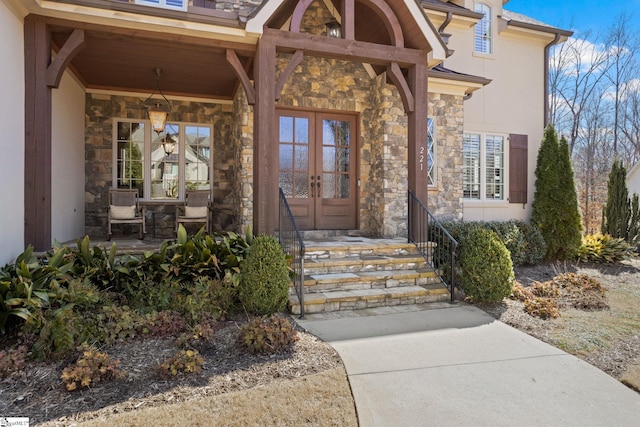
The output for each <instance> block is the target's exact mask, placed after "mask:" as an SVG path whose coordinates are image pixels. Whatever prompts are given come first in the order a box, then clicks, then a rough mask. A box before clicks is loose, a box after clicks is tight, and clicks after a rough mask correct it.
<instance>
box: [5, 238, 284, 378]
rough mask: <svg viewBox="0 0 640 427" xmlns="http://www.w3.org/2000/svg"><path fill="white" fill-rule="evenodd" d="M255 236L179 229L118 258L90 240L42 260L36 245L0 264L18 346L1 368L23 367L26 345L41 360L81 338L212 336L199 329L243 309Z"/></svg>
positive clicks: (8, 335) (11, 334)
mask: <svg viewBox="0 0 640 427" xmlns="http://www.w3.org/2000/svg"><path fill="white" fill-rule="evenodd" d="M253 240H254V239H253V237H252V236H251V233H250V231H249V232H248V233H247V234H246V235H245V236H241V235H239V234H236V233H225V234H216V235H207V234H205V232H204V230H200V231H199V232H198V233H197V234H195V235H194V236H192V237H189V236H187V234H186V232H185V231H184V229H183V228H182V227H181V228H180V230H179V232H178V238H177V239H176V240H175V241H168V242H164V243H163V244H162V245H161V246H160V248H159V249H158V250H157V251H153V252H146V253H144V254H143V255H141V256H133V255H124V256H119V255H118V254H117V251H116V246H115V244H112V245H111V246H110V247H109V248H108V249H102V248H99V247H97V246H96V247H93V248H91V244H90V241H89V238H88V237H84V238H82V239H80V240H78V242H77V245H76V246H75V247H68V246H62V245H60V244H56V245H55V246H54V248H53V250H52V251H51V252H49V253H47V254H45V255H44V256H36V255H35V254H34V252H33V249H32V248H31V247H29V248H27V249H26V250H25V251H24V253H22V254H20V255H19V256H18V257H17V258H16V260H15V261H14V262H12V263H9V264H7V265H5V266H4V267H2V268H0V332H2V337H1V338H2V340H3V341H4V342H6V343H7V345H5V347H6V348H7V349H13V350H11V351H12V352H11V353H9V352H5V353H2V354H0V365H6V366H7V369H6V370H7V371H8V370H10V369H12V368H11V367H10V363H13V362H9V361H10V360H12V361H14V362H15V363H18V361H19V360H18V358H16V357H14V356H15V355H16V354H17V353H15V351H17V350H16V349H17V348H19V345H22V346H25V347H26V348H27V349H28V353H29V354H30V356H31V357H33V358H35V359H39V360H43V359H45V358H47V359H54V360H55V359H62V358H64V357H67V356H70V355H72V354H73V353H74V352H76V351H77V348H78V347H79V346H80V345H83V343H88V344H89V345H94V346H102V345H109V344H113V343H115V342H117V341H121V340H130V339H134V338H137V337H140V336H151V335H153V336H176V337H178V336H180V335H181V334H184V333H186V332H189V331H191V332H193V334H195V335H196V336H199V337H200V338H203V337H204V338H206V336H208V335H207V332H206V331H205V330H204V329H203V327H201V326H200V325H207V324H211V322H215V321H217V320H219V319H222V318H224V317H226V316H228V315H230V314H233V313H235V312H237V311H238V309H239V308H240V307H241V304H240V299H239V298H240V297H239V293H238V287H239V284H240V277H241V274H242V266H243V262H244V260H245V258H246V256H247V254H248V253H249V250H250V248H251V243H253ZM276 244H277V242H276ZM278 249H279V246H278ZM263 255H264V254H263ZM276 255H279V256H280V257H282V259H284V255H283V254H282V250H281V249H280V253H279V254H277V250H276V248H272V249H271V252H269V254H268V256H269V257H270V258H273V259H275V258H277V257H276ZM254 258H255V260H254V261H253V262H254V263H257V264H259V263H260V262H262V261H261V260H260V259H259V256H257V255H255V256H254ZM268 261H269V262H271V259H270V260H268ZM285 268H286V267H285ZM287 286H288V282H287ZM287 289H288V287H287ZM281 308H282V305H278V306H277V309H281ZM205 329H206V328H205ZM197 331H199V332H197ZM187 341H188V340H187ZM191 341H194V342H195V341H197V340H191ZM15 363H14V364H15Z"/></svg>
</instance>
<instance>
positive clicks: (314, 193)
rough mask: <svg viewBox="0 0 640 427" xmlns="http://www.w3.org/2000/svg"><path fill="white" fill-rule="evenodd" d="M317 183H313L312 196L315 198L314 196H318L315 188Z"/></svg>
mask: <svg viewBox="0 0 640 427" xmlns="http://www.w3.org/2000/svg"><path fill="white" fill-rule="evenodd" d="M315 187H316V184H315V182H312V183H311V198H312V199H313V198H314V197H316V190H315Z"/></svg>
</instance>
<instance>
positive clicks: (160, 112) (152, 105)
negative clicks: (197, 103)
mask: <svg viewBox="0 0 640 427" xmlns="http://www.w3.org/2000/svg"><path fill="white" fill-rule="evenodd" d="M153 72H154V73H155V75H156V90H154V91H153V92H152V93H151V95H149V97H148V98H147V99H145V100H144V102H143V105H144V106H145V107H146V109H147V115H148V116H149V121H151V128H152V129H153V130H154V131H156V133H157V134H158V135H160V132H163V131H164V126H165V125H166V123H167V116H168V115H169V113H170V112H171V103H170V102H169V100H168V99H167V97H166V96H164V93H162V89H160V76H161V75H162V69H161V68H158V67H156V68H154V69H153ZM156 92H158V93H159V94H160V95H161V96H162V99H155V100H154V99H151V98H152V97H153V95H155V93H156ZM163 101H164V102H163Z"/></svg>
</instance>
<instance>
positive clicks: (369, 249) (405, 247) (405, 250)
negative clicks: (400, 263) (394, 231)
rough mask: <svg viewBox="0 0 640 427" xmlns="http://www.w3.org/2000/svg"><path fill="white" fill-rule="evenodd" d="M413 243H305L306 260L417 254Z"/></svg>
mask: <svg viewBox="0 0 640 427" xmlns="http://www.w3.org/2000/svg"><path fill="white" fill-rule="evenodd" d="M417 253H418V252H417V250H416V247H415V245H414V244H413V243H408V242H407V241H406V240H405V239H366V240H364V241H360V240H357V239H356V240H352V241H349V242H348V243H345V242H335V241H331V240H330V241H325V242H318V241H310V242H305V258H306V259H309V260H311V259H323V258H325V259H326V258H350V257H353V256H358V255H397V254H417Z"/></svg>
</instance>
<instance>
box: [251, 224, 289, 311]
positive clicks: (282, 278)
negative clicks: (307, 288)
mask: <svg viewBox="0 0 640 427" xmlns="http://www.w3.org/2000/svg"><path fill="white" fill-rule="evenodd" d="M238 296H239V297H240V302H241V303H242V304H243V305H244V307H245V308H246V310H247V311H248V312H250V313H254V314H258V315H261V316H262V315H270V314H273V313H276V312H279V311H282V310H283V309H284V307H285V304H286V303H287V300H288V296H289V268H288V267H287V260H286V257H285V255H284V252H283V251H282V248H281V247H280V244H279V243H278V241H277V240H276V238H275V237H273V236H266V235H260V236H258V237H256V238H255V239H254V241H253V245H251V248H250V249H249V254H248V255H247V257H246V258H245V260H244V262H243V264H242V272H241V279H240V284H239V285H238Z"/></svg>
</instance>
